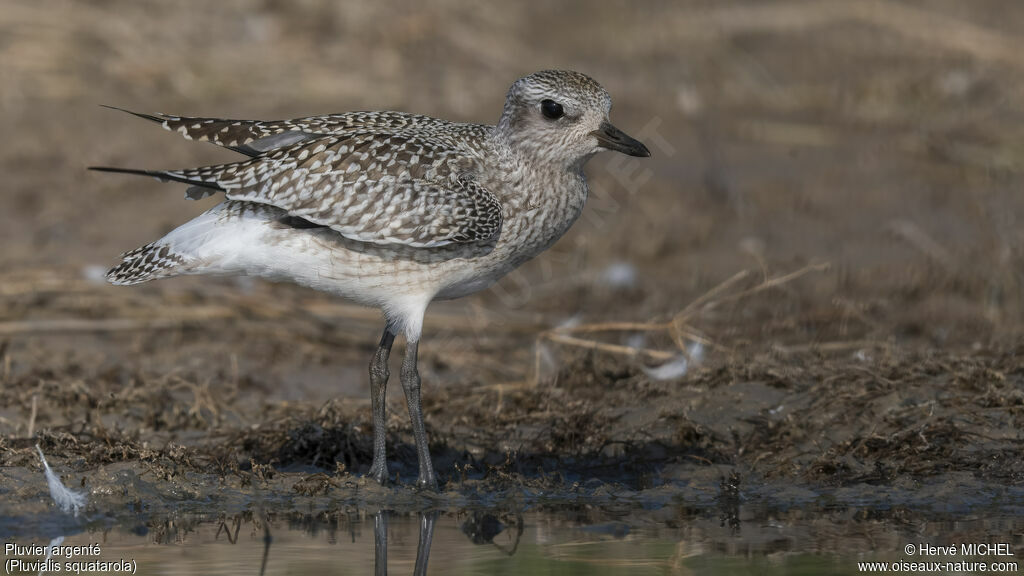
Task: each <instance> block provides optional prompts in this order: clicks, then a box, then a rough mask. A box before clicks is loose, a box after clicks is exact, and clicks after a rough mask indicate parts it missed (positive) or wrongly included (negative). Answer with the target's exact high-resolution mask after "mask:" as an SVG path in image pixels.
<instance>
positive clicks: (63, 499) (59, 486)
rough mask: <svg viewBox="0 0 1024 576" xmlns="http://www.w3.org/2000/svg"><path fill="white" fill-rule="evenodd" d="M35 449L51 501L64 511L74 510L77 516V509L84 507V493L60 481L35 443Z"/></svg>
mask: <svg viewBox="0 0 1024 576" xmlns="http://www.w3.org/2000/svg"><path fill="white" fill-rule="evenodd" d="M36 451H38V452H39V460H40V461H42V463H43V472H44V473H45V474H46V484H47V485H49V487H50V498H53V503H54V504H56V505H57V507H58V508H60V509H61V511H63V512H65V513H66V512H71V511H74V514H75V516H78V511H79V510H81V509H82V508H84V507H85V494H82V493H79V492H75V491H73V490H70V489H69V488H68V487H67V486H65V485H64V483H63V482H61V481H60V478H58V477H57V475H56V474H54V472H53V470H51V469H50V465H49V464H47V463H46V456H43V450H42V449H41V448H40V447H39V445H38V444H36Z"/></svg>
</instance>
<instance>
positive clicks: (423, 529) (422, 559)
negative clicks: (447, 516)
mask: <svg viewBox="0 0 1024 576" xmlns="http://www.w3.org/2000/svg"><path fill="white" fill-rule="evenodd" d="M437 516H438V513H437V512H420V540H419V543H418V544H417V545H416V564H415V567H414V568H413V572H412V573H413V576H427V562H428V561H429V560H430V544H431V543H432V542H433V540H434V524H435V523H436V522H437Z"/></svg>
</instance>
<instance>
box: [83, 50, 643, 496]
mask: <svg viewBox="0 0 1024 576" xmlns="http://www.w3.org/2000/svg"><path fill="white" fill-rule="evenodd" d="M610 109H611V98H610V97H609V95H608V92H607V91H605V89H604V88H602V87H601V85H600V84H598V83H597V82H595V81H594V80H593V79H591V78H590V77H589V76H586V75H584V74H580V73H578V72H571V71H561V70H546V71H542V72H537V73H535V74H531V75H529V76H526V77H524V78H520V79H519V80H516V82H515V83H514V84H512V87H511V88H510V89H509V91H508V95H507V97H506V99H505V106H504V109H503V111H502V114H501V118H500V119H499V120H498V123H497V124H496V125H494V126H488V125H482V124H463V123H456V122H448V121H445V120H439V119H436V118H431V117H428V116H419V115H414V114H407V113H402V112H349V113H344V114H331V115H328V116H313V117H309V118H300V119H296V120H285V121H276V122H262V121H254V120H224V119H219V118H190V117H183V116H171V115H165V114H157V115H150V114H138V113H134V112H132V114H135V115H137V116H141V117H143V118H146V119H149V120H152V121H154V122H158V123H160V124H161V125H162V126H163V127H164V128H166V129H167V130H171V131H176V132H180V133H181V134H182V135H183V136H185V138H188V139H190V140H202V141H207V142H212V143H214V144H217V145H220V146H225V147H227V148H230V149H233V150H236V151H238V152H240V153H242V154H245V155H247V156H249V157H250V158H248V159H246V160H243V161H240V162H233V163H230V164H221V165H216V166H208V167H205V168H196V169H190V170H132V169H124V168H106V167H94V168H93V169H95V170H104V171H112V172H128V173H134V174H145V175H149V176H153V177H156V178H158V179H160V180H163V181H176V182H183V183H186V184H189V185H190V187H189V188H188V190H187V192H186V195H187V196H188V197H189V198H198V197H202V196H205V195H208V194H213V193H216V192H223V193H224V196H225V197H226V199H225V201H224V202H222V203H221V204H218V205H217V206H215V207H214V208H212V209H211V210H209V211H208V212H206V213H204V214H202V215H200V216H198V217H196V218H195V219H193V220H191V221H189V222H187V223H185V224H183V225H181V226H180V227H178V228H177V229H175V230H173V231H172V232H170V233H169V234H167V235H166V236H164V237H163V238H161V239H159V240H157V241H156V242H153V243H151V244H147V245H145V246H143V247H141V248H138V249H136V250H132V251H131V252H127V253H125V254H124V255H123V256H122V258H123V260H122V262H121V263H120V264H118V265H117V266H115V267H114V268H112V269H111V270H110V271H109V272H108V273H107V279H108V280H109V281H110V282H111V283H113V284H121V285H128V284H138V283H140V282H146V281H148V280H153V279H156V278H166V277H169V276H178V275H182V274H223V273H241V274H249V275H253V276H260V277H264V278H269V279H275V280H288V281H291V282H295V283H298V284H301V285H304V286H309V287H311V288H315V289H317V290H323V291H325V292H329V293H332V294H336V295H339V296H343V297H345V298H348V299H350V300H353V301H355V302H358V303H360V304H364V305H367V306H375V307H379V308H381V309H382V310H383V313H384V319H385V322H386V325H385V329H384V334H383V336H382V337H381V340H380V346H379V348H378V349H377V352H376V353H375V354H374V356H373V359H372V361H371V362H370V387H371V391H370V393H371V401H372V409H373V426H374V431H373V463H372V465H371V467H370V470H369V475H370V476H372V477H373V478H375V479H376V480H377V481H379V482H382V483H383V482H384V481H385V480H386V478H387V461H386V453H385V426H386V424H385V404H384V399H385V388H386V386H387V381H388V375H389V372H388V356H389V355H390V352H391V345H392V343H393V342H394V339H395V336H396V335H398V334H400V333H401V334H404V335H405V339H406V343H407V345H406V351H405V359H404V361H403V362H402V370H401V382H402V387H403V388H404V390H405V398H406V402H407V404H408V408H409V416H410V419H411V421H412V430H413V436H414V438H415V442H416V451H417V455H418V459H419V478H418V480H417V484H418V485H419V486H420V487H430V488H435V489H436V487H437V481H436V479H435V475H434V470H433V465H432V463H431V460H430V454H429V452H428V449H427V437H426V431H425V429H424V425H423V415H422V411H421V408H420V377H419V374H418V372H417V368H416V354H417V348H418V345H419V340H420V332H421V328H422V325H423V315H424V313H425V311H426V309H427V305H428V304H429V303H430V302H431V301H432V300H435V299H449V298H458V297H460V296H465V295H467V294H471V293H473V292H476V291H478V290H481V289H483V288H486V287H488V286H490V285H491V284H493V283H494V282H495V281H497V280H498V279H499V278H501V277H502V276H504V275H505V274H507V273H508V272H509V271H511V270H512V269H514V268H516V267H517V266H519V265H520V264H522V263H523V262H526V261H527V260H529V259H530V258H533V257H534V256H536V255H537V254H540V253H541V252H543V251H544V250H545V249H547V248H548V247H549V246H551V245H552V244H553V243H554V242H555V241H556V240H557V239H558V238H559V237H561V236H562V234H564V233H565V232H566V230H568V229H569V227H570V226H571V225H572V223H573V222H574V221H575V220H576V219H577V218H578V217H579V215H580V212H581V211H582V210H583V203H584V201H585V200H586V199H587V182H586V178H585V176H584V175H583V165H584V164H586V162H587V160H589V159H590V158H591V157H592V156H593V155H594V154H596V153H597V152H600V151H602V150H615V151H618V152H623V153H625V154H629V155H631V156H650V152H648V150H647V148H646V147H645V146H644V145H643V144H641V143H640V142H638V141H637V140H634V139H633V138H630V137H629V136H627V135H626V134H625V133H623V132H622V131H620V130H619V129H617V128H615V127H614V126H612V124H611V123H610V122H609V121H608V112H609V110H610Z"/></svg>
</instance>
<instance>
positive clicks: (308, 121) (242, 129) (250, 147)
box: [130, 112, 450, 156]
mask: <svg viewBox="0 0 1024 576" xmlns="http://www.w3.org/2000/svg"><path fill="white" fill-rule="evenodd" d="M130 113H131V114H135V115H136V116H139V117H141V118H146V119H148V120H153V121H154V122H158V123H160V125H161V126H163V127H164V128H165V129H167V130H170V131H172V132H179V133H180V134H181V135H182V136H184V137H185V138H187V139H189V140H199V141H203V142H212V143H214V144H217V145H218V146H224V147H227V148H232V149H235V150H237V151H239V152H242V153H244V154H248V155H250V156H256V155H258V154H260V153H262V152H265V151H267V150H273V149H276V148H281V147H285V146H289V145H292V144H294V143H296V142H298V141H301V140H303V139H310V138H314V137H316V136H327V135H344V134H350V133H354V132H360V131H373V130H387V131H392V132H394V131H401V130H407V129H421V128H425V127H431V128H436V127H441V126H443V125H448V124H450V123H449V122H447V121H444V120H439V119H437V118H431V117H430V116H421V115H418V114H407V113H404V112H346V113H344V114H328V115H324V116H309V117H306V118H296V119H294V120H268V121H263V120H232V119H225V118H198V117H190V116H173V115H170V114H139V113H135V112H130Z"/></svg>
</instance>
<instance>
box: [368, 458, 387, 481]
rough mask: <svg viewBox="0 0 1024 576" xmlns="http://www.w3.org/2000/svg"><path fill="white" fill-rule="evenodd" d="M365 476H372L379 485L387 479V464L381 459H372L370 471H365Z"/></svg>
mask: <svg viewBox="0 0 1024 576" xmlns="http://www.w3.org/2000/svg"><path fill="white" fill-rule="evenodd" d="M366 477H367V478H373V479H374V480H376V481H377V483H378V484H380V485H381V486H383V485H385V484H387V481H388V465H387V464H386V463H385V462H384V461H383V460H374V461H373V464H372V465H371V466H370V471H369V472H367V473H366Z"/></svg>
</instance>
